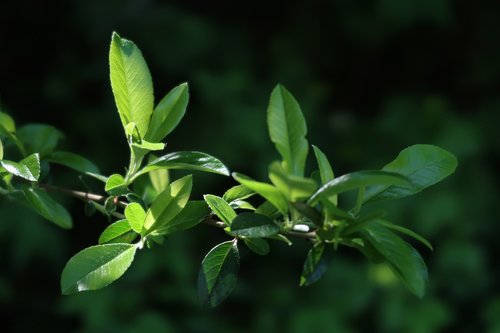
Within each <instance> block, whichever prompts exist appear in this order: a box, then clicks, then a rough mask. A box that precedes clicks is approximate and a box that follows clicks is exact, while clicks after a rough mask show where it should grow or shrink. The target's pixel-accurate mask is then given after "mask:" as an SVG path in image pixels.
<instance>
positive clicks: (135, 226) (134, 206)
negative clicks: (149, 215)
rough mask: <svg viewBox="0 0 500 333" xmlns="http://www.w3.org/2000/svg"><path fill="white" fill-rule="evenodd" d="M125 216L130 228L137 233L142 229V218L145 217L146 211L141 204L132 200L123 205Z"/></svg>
mask: <svg viewBox="0 0 500 333" xmlns="http://www.w3.org/2000/svg"><path fill="white" fill-rule="evenodd" d="M125 217H126V218H127V220H128V223H129V224H130V227H132V230H134V231H135V232H137V233H138V234H140V233H141V231H142V226H143V225H144V220H145V219H146V212H145V211H144V209H143V208H142V206H141V205H140V204H139V203H137V202H132V203H130V204H128V205H127V207H125Z"/></svg>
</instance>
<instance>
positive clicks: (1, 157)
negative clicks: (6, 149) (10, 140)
mask: <svg viewBox="0 0 500 333" xmlns="http://www.w3.org/2000/svg"><path fill="white" fill-rule="evenodd" d="M0 160H3V143H2V140H1V139H0Z"/></svg>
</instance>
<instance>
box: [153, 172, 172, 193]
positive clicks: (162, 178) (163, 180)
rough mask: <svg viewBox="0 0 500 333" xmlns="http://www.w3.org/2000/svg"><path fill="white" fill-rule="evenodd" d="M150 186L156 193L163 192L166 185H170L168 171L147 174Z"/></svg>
mask: <svg viewBox="0 0 500 333" xmlns="http://www.w3.org/2000/svg"><path fill="white" fill-rule="evenodd" d="M148 176H149V180H150V181H151V185H152V186H153V188H154V189H155V191H156V193H161V192H163V191H164V190H165V189H166V188H167V186H168V184H169V183H170V176H169V172H168V169H158V170H153V171H150V172H149V173H148Z"/></svg>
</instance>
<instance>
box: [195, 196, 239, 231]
mask: <svg viewBox="0 0 500 333" xmlns="http://www.w3.org/2000/svg"><path fill="white" fill-rule="evenodd" d="M203 198H204V199H205V202H206V203H207V204H208V206H209V207H210V209H212V211H213V212H214V213H215V215H217V217H219V218H220V219H221V221H222V222H224V223H226V225H228V226H230V225H231V223H232V222H233V220H234V218H235V217H236V212H235V211H234V209H233V208H231V206H230V205H229V204H228V203H227V202H226V201H225V200H224V199H222V198H221V197H218V196H216V195H212V194H205V195H204V196H203Z"/></svg>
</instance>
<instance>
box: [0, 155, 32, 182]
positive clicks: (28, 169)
mask: <svg viewBox="0 0 500 333" xmlns="http://www.w3.org/2000/svg"><path fill="white" fill-rule="evenodd" d="M0 166H1V167H3V168H4V169H5V171H7V172H8V173H10V174H12V175H14V176H17V177H21V178H24V179H26V180H29V181H32V182H36V181H37V180H38V177H40V157H39V156H38V154H31V155H30V156H28V157H26V158H25V159H23V160H22V161H20V162H19V163H17V162H13V161H9V160H1V161H0Z"/></svg>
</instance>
